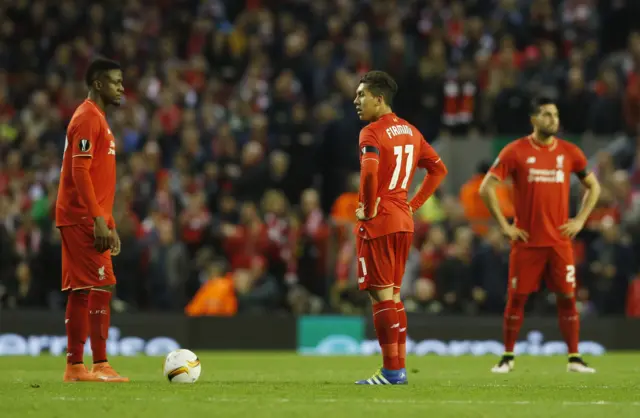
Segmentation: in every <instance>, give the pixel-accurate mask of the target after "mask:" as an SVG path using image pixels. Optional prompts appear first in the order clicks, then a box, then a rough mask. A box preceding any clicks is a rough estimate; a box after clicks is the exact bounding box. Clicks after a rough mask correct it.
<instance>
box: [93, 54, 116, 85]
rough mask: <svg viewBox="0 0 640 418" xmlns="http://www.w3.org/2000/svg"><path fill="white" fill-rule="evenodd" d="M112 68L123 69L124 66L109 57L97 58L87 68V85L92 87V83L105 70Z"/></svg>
mask: <svg viewBox="0 0 640 418" xmlns="http://www.w3.org/2000/svg"><path fill="white" fill-rule="evenodd" d="M111 70H122V67H121V66H120V63H119V62H117V61H114V60H110V59H108V58H96V59H95V60H93V61H92V62H91V64H89V68H87V72H86V73H85V76H84V82H85V83H86V84H87V87H91V84H93V82H94V81H95V80H96V79H97V78H99V77H100V76H101V75H102V74H103V73H104V72H106V71H111Z"/></svg>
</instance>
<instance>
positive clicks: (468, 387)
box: [0, 352, 640, 418]
mask: <svg viewBox="0 0 640 418" xmlns="http://www.w3.org/2000/svg"><path fill="white" fill-rule="evenodd" d="M197 354H198V355H199V356H200V359H201V361H202V376H201V377H200V380H199V381H198V382H197V383H196V384H194V385H178V384H170V383H168V382H167V380H166V379H164V378H163V376H162V369H161V363H162V359H161V358H158V357H114V358H112V359H111V363H112V365H113V366H114V367H115V368H116V370H118V371H120V372H121V373H123V374H125V375H127V376H129V377H130V378H131V379H132V383H128V384H105V383H72V384H64V383H62V382H61V379H62V372H63V366H64V358H63V357H48V356H43V357H0V370H1V371H2V373H0V416H1V417H3V418H14V417H15V418H22V417H47V418H55V417H59V418H75V417H82V418H85V417H91V418H97V417H103V416H104V417H106V416H109V417H118V418H131V417H152V418H160V417H171V418H177V417H179V416H181V415H185V416H189V417H192V416H207V417H211V416H214V417H249V418H257V417H276V418H284V417H304V418H310V417H323V418H339V417H349V418H355V417H387V416H401V417H426V416H429V417H457V418H460V417H563V418H568V417H580V418H585V417H614V416H615V418H621V417H640V353H638V354H609V355H606V356H604V357H595V358H593V359H589V358H587V359H586V360H587V361H589V360H592V363H593V365H594V366H595V367H596V368H597V369H598V373H596V374H595V375H579V374H569V373H567V372H565V365H566V360H565V358H564V357H560V356H555V357H527V356H523V357H520V358H518V359H517V361H516V371H515V372H513V373H511V374H508V375H494V374H492V373H490V372H489V369H490V367H491V366H492V365H493V364H494V363H495V361H496V358H494V357H434V356H428V357H409V359H408V364H409V368H408V370H409V385H408V386H401V387H400V386H397V387H388V386H387V387H380V386H377V387H376V386H364V387H363V386H355V385H353V381H355V380H356V379H359V378H366V377H369V376H370V375H371V374H372V373H373V372H374V371H375V369H376V368H377V366H378V361H379V359H378V358H377V357H302V356H297V355H295V354H288V353H286V354H285V353H269V354H265V353H211V352H199V353H197ZM391 414H393V415H391Z"/></svg>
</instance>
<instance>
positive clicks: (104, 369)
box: [91, 362, 129, 383]
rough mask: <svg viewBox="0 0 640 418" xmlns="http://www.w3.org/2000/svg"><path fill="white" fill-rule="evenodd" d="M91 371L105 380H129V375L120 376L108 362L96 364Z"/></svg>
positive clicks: (117, 381) (111, 381) (122, 381)
mask: <svg viewBox="0 0 640 418" xmlns="http://www.w3.org/2000/svg"><path fill="white" fill-rule="evenodd" d="M91 373H93V374H95V375H96V377H98V378H99V379H101V380H102V381H104V382H110V383H126V382H128V381H129V378H128V377H124V376H120V375H119V374H118V372H116V371H115V370H113V367H111V365H110V364H109V363H107V362H104V363H98V364H94V365H93V369H92V370H91Z"/></svg>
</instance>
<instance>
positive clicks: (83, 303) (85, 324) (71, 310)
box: [64, 291, 89, 364]
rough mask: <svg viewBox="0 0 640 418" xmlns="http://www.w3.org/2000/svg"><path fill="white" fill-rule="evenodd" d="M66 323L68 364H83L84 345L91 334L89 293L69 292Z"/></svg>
mask: <svg viewBox="0 0 640 418" xmlns="http://www.w3.org/2000/svg"><path fill="white" fill-rule="evenodd" d="M64 322H65V327H66V329H67V363H68V364H78V363H82V361H83V353H84V343H85V341H86V340H87V335H88V334H89V295H88V294H87V293H82V292H74V291H71V292H69V296H68V298H67V311H66V314H65V321H64Z"/></svg>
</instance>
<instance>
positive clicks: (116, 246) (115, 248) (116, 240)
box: [110, 228, 121, 256]
mask: <svg viewBox="0 0 640 418" xmlns="http://www.w3.org/2000/svg"><path fill="white" fill-rule="evenodd" d="M120 245H121V244H120V235H118V231H116V229H115V228H114V229H112V230H111V247H110V248H111V255H112V256H116V255H118V254H120V250H121V246H120Z"/></svg>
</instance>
